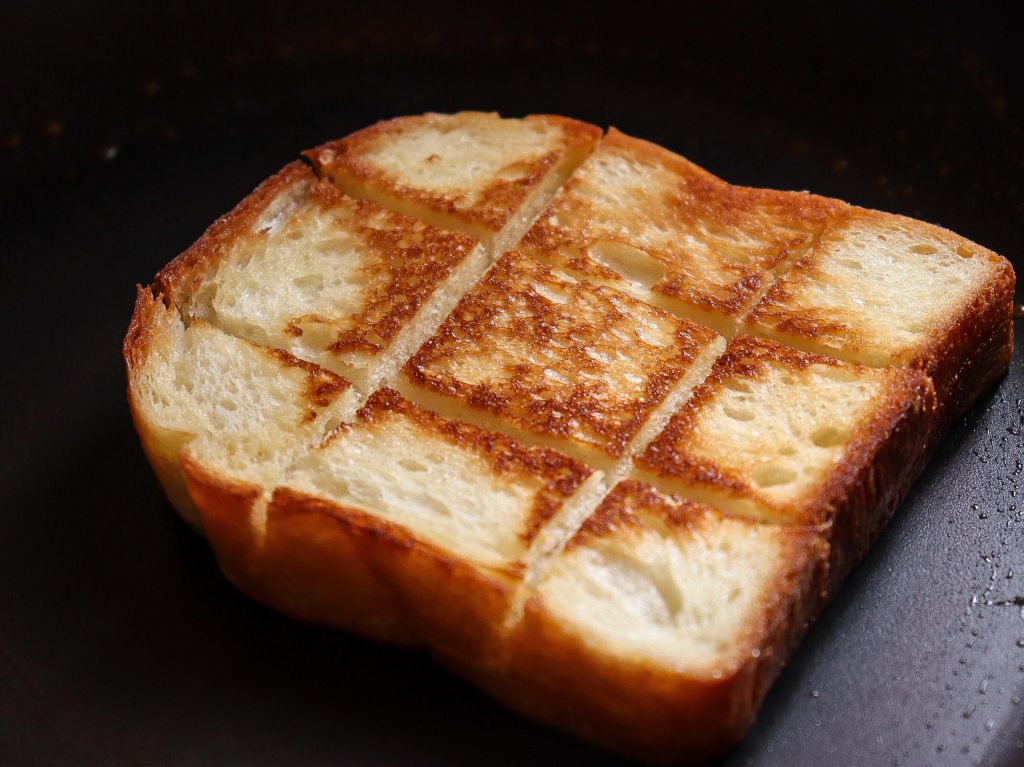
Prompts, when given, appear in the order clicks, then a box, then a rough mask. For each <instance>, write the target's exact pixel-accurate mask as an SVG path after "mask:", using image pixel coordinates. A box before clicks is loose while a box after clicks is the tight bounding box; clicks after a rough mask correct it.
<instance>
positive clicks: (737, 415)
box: [723, 405, 754, 421]
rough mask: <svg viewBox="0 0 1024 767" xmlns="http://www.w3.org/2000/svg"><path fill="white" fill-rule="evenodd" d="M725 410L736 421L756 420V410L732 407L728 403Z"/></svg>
mask: <svg viewBox="0 0 1024 767" xmlns="http://www.w3.org/2000/svg"><path fill="white" fill-rule="evenodd" d="M723 410H724V411H725V414H726V415H727V416H729V418H731V419H733V420H734V421H753V420H754V411H752V410H747V409H746V408H737V407H730V406H728V405H727V406H726V407H725V408H723Z"/></svg>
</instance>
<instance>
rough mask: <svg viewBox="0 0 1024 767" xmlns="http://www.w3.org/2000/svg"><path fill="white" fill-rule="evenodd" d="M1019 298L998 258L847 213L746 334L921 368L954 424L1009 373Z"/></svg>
mask: <svg viewBox="0 0 1024 767" xmlns="http://www.w3.org/2000/svg"><path fill="white" fill-rule="evenodd" d="M1013 290H1014V273H1013V268H1012V267H1011V266H1010V264H1009V262H1007V261H1006V259H1004V258H1001V257H1000V256H997V255H996V254H995V253H993V252H992V251H990V250H987V249H986V248H983V247H981V246H980V245H977V244H975V243H973V242H970V241H968V240H965V239H964V238H963V237H960V236H958V235H955V234H953V233H952V232H949V231H946V230H945V229H940V228H939V227H937V226H930V225H928V224H924V223H922V222H920V221H914V220H912V219H908V218H903V217H901V216H893V215H889V214H886V213H879V212H877V211H868V210H862V209H859V208H849V209H847V211H846V212H845V213H844V214H843V215H841V216H838V217H837V218H836V219H835V220H834V221H832V222H831V223H830V224H829V226H828V228H827V229H826V231H825V233H824V234H823V236H822V237H821V238H820V239H819V241H818V242H817V243H815V245H814V246H813V247H812V248H811V250H810V251H809V252H808V253H806V254H805V255H804V256H803V257H802V258H801V259H800V260H799V261H798V262H797V263H796V264H795V265H794V267H793V268H792V269H791V270H790V271H789V272H787V273H786V275H785V276H784V277H783V278H782V279H781V280H779V281H778V282H777V283H776V284H775V285H774V286H773V287H772V288H771V290H769V291H768V293H767V295H765V296H764V298H763V299H762V300H761V302H760V303H759V304H758V305H757V307H756V308H755V309H754V310H753V311H752V312H751V313H750V315H749V317H747V318H746V321H745V329H746V330H747V332H754V333H757V334H759V335H765V336H768V337H771V338H774V339H776V340H779V341H782V342H783V343H786V344H789V345H791V346H795V347H797V348H800V349H805V350H807V351H812V352H817V353H820V354H828V355H831V356H834V357H839V358H842V359H846V360H851V361H854V362H862V363H865V364H868V365H878V366H891V365H895V366H910V367H916V368H920V369H921V370H924V371H925V372H926V373H927V374H928V375H929V376H930V377H931V378H932V380H933V381H934V383H935V389H936V391H937V392H938V399H939V406H940V409H941V411H942V413H941V415H942V419H941V420H942V421H943V422H944V423H945V424H948V423H949V422H950V421H951V420H952V419H954V418H957V417H959V416H960V415H962V414H963V412H964V411H965V410H966V409H967V407H969V406H970V404H971V403H972V402H973V401H974V400H975V399H976V398H977V397H978V395H979V394H980V393H981V392H983V391H986V390H987V389H988V388H989V387H990V386H991V385H992V383H993V382H994V381H995V380H996V379H997V378H998V376H1000V375H1001V374H1002V371H1004V370H1005V369H1006V366H1007V365H1008V364H1009V361H1010V357H1011V356H1012V354H1013V321H1012V311H1013Z"/></svg>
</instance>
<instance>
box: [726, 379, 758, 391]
mask: <svg viewBox="0 0 1024 767" xmlns="http://www.w3.org/2000/svg"><path fill="white" fill-rule="evenodd" d="M723 385H724V386H725V388H726V389H729V390H730V391H738V392H743V393H744V394H750V393H751V392H752V391H753V389H751V388H750V384H748V383H744V382H743V381H738V380H736V379H735V378H728V379H726V380H725V381H724V382H723Z"/></svg>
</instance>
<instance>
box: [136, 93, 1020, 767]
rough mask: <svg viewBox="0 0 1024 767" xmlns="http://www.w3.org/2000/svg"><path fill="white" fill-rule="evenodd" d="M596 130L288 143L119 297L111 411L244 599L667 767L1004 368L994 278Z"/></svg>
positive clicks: (696, 756)
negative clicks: (123, 381)
mask: <svg viewBox="0 0 1024 767" xmlns="http://www.w3.org/2000/svg"><path fill="white" fill-rule="evenodd" d="M598 137H599V131H598V129H596V128H594V127H593V126H588V125H586V124H584V123H578V122H575V121H572V120H567V119H564V118H552V117H531V118H526V119H523V120H504V119H501V118H499V117H498V116H496V115H486V114H480V113H462V114H459V115H447V116H446V115H423V116H420V117H411V118H399V119H397V120H393V121H389V122H387V123H382V124H379V125H377V126H374V127H372V128H369V129H367V130H365V131H360V132H359V133H357V134H354V135H353V136H350V137H348V138H347V139H342V140H340V141H336V142H332V143H330V144H325V145H323V146H322V147H320V148H318V149H316V150H313V151H311V152H309V153H307V154H306V160H307V162H296V163H293V164H291V165H289V166H287V167H285V168H284V169H283V170H282V171H281V172H280V173H278V174H277V175H275V176H274V177H273V178H271V179H270V180H269V181H268V182H266V183H265V184H263V185H262V186H261V187H259V188H258V189H257V190H256V191H255V192H253V193H252V194H251V195H250V196H249V197H248V198H246V199H245V200H244V201H243V202H242V203H241V204H240V205H239V206H238V207H237V208H236V209H235V210H234V211H232V212H231V213H229V214H228V215H227V216H225V217H224V218H222V219H220V220H219V221H218V222H216V223H215V224H214V225H213V226H211V227H210V229H209V230H208V231H207V233H206V234H205V235H204V236H203V237H202V238H200V240H199V241H198V242H197V243H196V244H195V245H194V246H193V247H192V248H190V249H189V250H187V251H186V252H185V253H184V254H182V255H181V256H180V257H179V258H177V259H176V260H175V261H173V262H172V263H171V264H169V265H168V267H166V268H165V269H164V270H163V271H161V273H160V274H159V275H158V278H157V281H156V285H155V294H154V293H153V292H151V291H149V290H145V289H140V290H139V296H138V301H137V305H136V311H135V315H134V317H133V319H132V324H131V327H130V328H129V332H128V336H127V337H126V339H125V346H124V354H125V359H126V363H127V366H128V387H129V402H130V405H131V408H132V413H133V416H134V418H135V422H136V426H137V428H138V430H139V433H140V436H141V438H142V442H143V446H144V448H145V450H146V452H147V454H148V456H149V458H150V461H151V462H152V464H153V466H154V468H155V470H156V472H157V475H158V476H159V477H160V480H161V482H162V483H163V484H164V487H165V488H166V491H167V494H168V497H169V498H170V499H171V501H172V503H173V504H174V505H175V507H176V508H178V510H179V511H180V512H181V513H182V515H183V516H185V517H186V518H187V519H189V521H190V522H191V523H192V524H194V525H196V526H197V527H198V528H199V529H200V530H201V531H202V532H203V533H204V534H205V535H206V536H207V537H208V538H209V540H210V543H211V545H212V547H213V549H214V551H215V553H216V555H217V558H218V561H219V563H220V565H221V567H222V568H223V569H224V571H225V573H226V574H227V575H228V577H229V578H231V579H232V580H233V581H234V582H235V583H236V584H237V585H238V586H239V587H240V588H241V589H242V590H243V591H245V592H246V593H247V594H249V595H250V596H252V597H254V598H256V599H258V600H260V601H262V602H264V603H266V604H268V605H271V606H273V607H276V608H277V609H280V610H283V611H285V612H287V613H289V614H291V615H295V616H297V617H300V618H303V619H306V620H311V621H318V622H322V623H327V624H330V625H334V626H338V627H341V628H345V629H347V630H351V631H355V632H358V633H360V634H363V635H366V636H370V637H375V638H377V639H382V640H387V641H392V642H397V643H401V644H407V645H422V646H425V647H427V648H428V649H429V651H430V652H431V653H432V654H434V655H435V656H437V657H439V658H440V659H442V660H443V661H444V662H445V663H447V664H449V665H450V666H452V667H453V668H455V669H456V670H458V671H459V672H460V673H462V674H464V675H466V676H467V677H469V678H470V679H473V680H475V681H477V682H478V683H479V684H480V685H481V686H483V687H484V688H485V689H487V690H489V691H490V692H491V693H492V694H494V695H495V696H496V697H498V698H500V699H502V700H505V701H507V702H509V703H510V704H511V705H513V706H514V707H516V708H518V709H519V710H522V711H524V712H526V713H528V714H529V715H531V716H534V717H537V718H539V719H541V720H543V721H547V722H551V723H554V724H557V725H560V726H563V727H565V728H567V729H569V730H571V731H573V732H576V733H578V734H580V735H581V736H583V737H585V738H588V739H590V740H593V741H595V742H597V743H601V744H604V745H607V746H610V747H612V748H615V749H618V750H621V751H623V752H625V753H628V754H630V755H633V756H638V757H641V758H645V759H653V760H658V761H673V760H681V759H686V760H687V761H688V762H689V763H694V764H696V763H700V762H702V761H705V760H707V759H710V758H712V757H714V756H717V755H719V754H721V753H722V751H723V750H724V749H726V748H727V747H728V745H729V744H731V743H733V742H734V741H735V740H736V739H737V738H738V737H740V735H741V734H742V732H743V731H744V730H745V728H746V727H748V726H749V724H750V722H751V721H752V720H753V718H754V715H755V713H756V710H757V707H758V705H759V703H760V701H761V699H762V698H763V696H764V693H765V691H766V690H767V687H768V685H769V684H770V683H771V680H772V679H773V678H774V676H775V675H776V674H777V673H778V670H779V668H780V667H781V664H782V663H784V662H785V659H786V658H787V657H788V655H789V653H790V651H791V650H792V648H793V646H794V644H795V643H796V642H797V641H798V639H799V637H800V636H801V635H802V633H803V631H804V630H805V628H806V625H807V623H808V621H810V620H812V619H813V618H814V616H815V615H816V614H817V612H818V611H819V610H820V609H821V606H822V603H823V602H822V597H823V595H825V594H829V593H833V592H834V591H835V590H836V588H837V587H838V586H839V585H840V583H841V582H842V580H843V579H844V578H845V577H846V575H847V574H848V573H849V571H850V570H851V568H852V567H853V566H854V565H855V564H856V563H857V561H858V560H859V559H860V558H861V556H862V555H863V554H864V552H865V551H866V549H867V548H868V546H869V545H870V544H871V542H872V541H873V540H874V539H875V538H876V537H877V536H878V534H879V532H880V530H881V528H882V527H883V526H884V524H885V522H886V521H887V520H888V518H889V517H890V515H891V514H892V513H893V510H894V509H895V507H896V506H897V504H898V503H899V502H900V499H901V498H902V497H903V496H904V494H905V493H906V492H907V489H908V488H909V486H910V484H911V483H912V482H913V480H914V478H915V477H916V476H917V474H918V472H919V470H920V468H921V467H922V466H923V465H924V463H925V461H926V460H927V458H928V456H929V455H930V454H931V453H932V452H933V450H934V447H935V445H936V444H937V442H938V441H939V440H940V439H941V438H942V436H943V434H944V433H945V432H946V430H947V429H948V427H949V425H950V423H951V422H952V419H953V418H954V416H955V415H956V414H958V413H960V412H962V411H963V410H964V409H965V408H966V407H967V406H968V405H969V404H970V403H971V402H972V401H974V400H975V399H976V398H977V397H978V396H980V395H981V394H982V393H983V392H984V391H985V390H986V388H987V387H989V386H991V385H992V383H994V382H995V381H996V380H997V379H998V377H999V375H1001V374H1002V372H1003V371H1004V370H1005V368H1006V365H1007V362H1008V359H1009V348H1010V342H1011V340H1012V323H1011V320H1010V311H1011V305H1012V304H1011V299H1012V292H1013V280H1014V276H1013V272H1012V269H1010V267H1009V265H1008V264H1007V263H1006V262H1005V261H1004V260H1002V259H1000V258H999V257H998V256H995V255H994V254H991V253H990V252H989V251H986V250H985V249H984V248H981V247H980V246H977V245H974V244H973V243H969V242H967V241H966V240H962V239H961V238H958V237H957V236H955V235H952V234H951V233H948V232H944V231H943V230H940V229H937V228H935V227H931V226H929V225H927V224H923V223H921V222H915V221H910V220H909V219H903V218H899V217H894V216H888V215H886V214H880V213H875V212H870V211H863V210H860V209H857V208H853V207H851V206H849V205H846V204H845V203H841V202H838V201H835V200H825V199H823V198H818V197H814V196H812V195H807V194H794V193H782V192H773V191H769V190H752V189H744V188H741V187H735V186H731V185H729V184H727V183H725V182H724V181H722V180H720V179H717V178H715V177H714V176H712V175H711V174H709V173H707V172H706V171H703V170H701V169H700V168H698V167H697V166H695V165H692V164H691V163H689V162H688V161H686V160H684V159H683V158H681V157H678V156H677V155H673V154H671V153H669V152H667V151H666V150H663V149H660V148H658V147H655V146H653V145H651V144H647V143H646V142H642V141H639V140H637V139H632V138H629V137H627V136H624V135H623V134H621V133H618V132H617V131H615V130H614V129H613V130H611V131H610V132H609V133H608V134H607V135H606V136H605V137H604V138H603V139H602V140H601V141H600V145H599V146H598V147H597V148H596V150H595V144H596V143H597V141H598ZM592 151H593V154H592V155H591V156H590V157H589V159H586V158H587V155H588V154H590V153H591V152H592ZM581 163H582V165H581ZM577 166H579V167H578V168H577ZM574 168H575V169H576V170H575V172H574V170H573V169H574ZM549 203H550V204H549ZM544 208H546V210H545V212H544V213H543V214H541V215H540V217H539V218H538V219H537V221H536V224H535V225H534V226H533V228H532V230H530V231H529V232H528V233H526V234H525V237H522V235H523V234H524V233H525V232H526V230H527V229H528V228H529V227H530V225H531V221H533V219H534V218H535V217H536V216H537V213H538V211H540V210H541V209H544ZM521 237H522V238H521ZM488 270H489V271H488ZM723 335H724V336H726V337H728V338H730V339H731V340H729V341H728V345H726V340H725V338H723ZM339 374H340V375H339ZM396 390H398V391H396ZM399 391H400V392H401V393H399ZM625 477H631V478H630V479H628V480H625V481H621V482H620V480H622V479H624V478H625ZM641 480H642V481H641Z"/></svg>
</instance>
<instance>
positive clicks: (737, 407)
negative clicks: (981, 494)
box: [634, 336, 935, 586]
mask: <svg viewBox="0 0 1024 767" xmlns="http://www.w3.org/2000/svg"><path fill="white" fill-rule="evenodd" d="M934 419H935V393H934V390H933V388H932V385H931V382H930V381H929V379H928V377H927V376H925V375H924V374H923V373H922V372H921V371H919V370H914V369H907V368H898V367H896V368H872V367H866V366H863V365H856V364H852V363H844V362H840V361H839V360H836V359H833V358H831V357H824V356H821V355H813V354H807V353H805V352H799V351H797V350H795V349H791V348H789V347H786V346H783V345H781V344H778V343H775V342H772V341H767V340H763V339H758V338H754V337H751V336H737V337H735V338H734V339H732V341H730V342H729V346H728V348H727V349H726V353H725V354H724V355H722V356H721V357H720V358H719V359H718V360H717V361H716V362H715V366H714V368H713V369H712V371H711V374H710V375H709V376H708V378H707V380H706V381H705V382H704V383H703V384H702V385H701V386H700V387H698V389H697V390H696V391H695V392H694V393H693V396H692V397H691V398H690V399H689V401H688V402H687V403H686V404H685V405H684V406H683V407H682V408H681V409H680V410H679V411H678V412H677V413H676V414H675V415H674V416H673V417H672V420H671V421H670V422H669V424H668V425H667V426H666V427H665V430H664V431H663V432H662V433H661V434H659V435H658V436H657V437H656V438H655V439H654V440H653V441H652V442H651V444H650V446H649V447H648V448H647V450H646V451H645V452H644V453H643V454H642V455H641V456H639V457H638V459H637V461H636V464H635V468H634V473H635V475H636V476H638V477H640V478H642V479H644V480H645V481H647V482H650V483H652V484H654V485H656V486H658V487H660V488H662V489H663V490H666V491H669V492H674V493H679V494H681V495H683V496H685V497H688V498H692V499H694V500H699V501H702V502H705V503H709V504H712V505H714V506H715V507H716V508H719V509H722V510H723V511H727V512H729V513H731V514H735V515H737V516H745V517H750V518H752V519H759V520H762V521H766V522H769V523H773V524H789V525H804V526H815V525H825V526H827V530H828V535H829V537H830V540H831V542H832V544H833V545H832V555H833V566H832V568H831V577H832V579H833V584H834V586H838V584H839V582H841V581H842V579H843V578H845V576H846V574H847V573H848V572H849V570H850V568H852V566H853V565H854V564H855V563H856V562H857V561H858V560H859V559H860V557H861V556H862V555H863V554H864V552H865V551H867V549H868V547H869V546H870V545H871V543H873V542H874V539H875V537H876V536H877V535H878V533H879V532H880V531H881V529H882V528H883V527H884V525H885V523H886V522H887V521H888V519H889V517H890V516H891V514H892V512H893V511H894V510H895V506H896V504H897V503H898V500H899V499H900V498H902V496H903V494H904V493H905V492H906V490H907V489H908V488H909V485H910V483H911V482H912V481H913V479H914V478H915V477H916V476H917V474H918V473H919V472H920V470H921V468H922V466H923V463H924V461H925V460H926V458H927V457H928V456H929V455H930V451H931V448H932V447H933V445H932V444H931V440H933V439H934V438H935V432H934ZM837 537H838V539H837Z"/></svg>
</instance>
